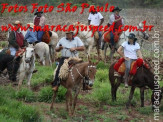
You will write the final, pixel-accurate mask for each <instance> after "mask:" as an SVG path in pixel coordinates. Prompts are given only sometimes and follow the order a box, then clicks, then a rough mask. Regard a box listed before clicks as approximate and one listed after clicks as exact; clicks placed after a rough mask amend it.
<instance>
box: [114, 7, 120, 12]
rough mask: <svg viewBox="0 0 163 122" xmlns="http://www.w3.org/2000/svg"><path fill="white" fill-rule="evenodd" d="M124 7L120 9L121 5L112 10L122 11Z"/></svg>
mask: <svg viewBox="0 0 163 122" xmlns="http://www.w3.org/2000/svg"><path fill="white" fill-rule="evenodd" d="M121 10H122V9H120V8H119V7H115V8H114V9H113V10H112V12H114V11H121Z"/></svg>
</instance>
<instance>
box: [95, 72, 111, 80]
mask: <svg viewBox="0 0 163 122" xmlns="http://www.w3.org/2000/svg"><path fill="white" fill-rule="evenodd" d="M108 80H109V79H108V70H106V69H104V70H97V73H96V81H97V82H107V81H108Z"/></svg>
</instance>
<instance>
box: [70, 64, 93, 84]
mask: <svg viewBox="0 0 163 122" xmlns="http://www.w3.org/2000/svg"><path fill="white" fill-rule="evenodd" d="M73 68H74V67H71V69H70V70H69V71H70V73H71V77H72V80H73V82H75V80H74V75H73V73H72V70H73ZM89 68H95V69H96V66H94V65H88V66H87V75H85V76H83V75H82V74H81V73H80V72H79V70H78V68H76V67H75V69H76V71H77V73H78V74H79V75H80V77H81V78H82V79H83V83H87V84H89V80H90V76H89Z"/></svg>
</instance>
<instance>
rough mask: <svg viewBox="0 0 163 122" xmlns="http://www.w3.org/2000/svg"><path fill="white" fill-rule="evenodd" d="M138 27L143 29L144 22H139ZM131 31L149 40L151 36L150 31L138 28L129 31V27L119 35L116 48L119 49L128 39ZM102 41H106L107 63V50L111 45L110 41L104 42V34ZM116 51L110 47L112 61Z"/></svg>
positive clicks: (140, 37)
mask: <svg viewBox="0 0 163 122" xmlns="http://www.w3.org/2000/svg"><path fill="white" fill-rule="evenodd" d="M137 28H138V29H143V24H142V23H139V25H138V26H137ZM130 33H134V34H135V36H136V37H137V38H139V39H145V40H147V39H148V38H149V35H148V33H147V32H146V31H144V32H142V31H136V30H134V31H131V32H129V29H128V30H127V31H123V32H122V34H121V35H120V37H119V41H118V42H117V43H115V48H116V49H118V48H119V46H120V45H121V44H122V43H123V42H125V41H127V40H128V36H129V34H130ZM102 43H104V61H105V63H106V51H107V48H108V47H109V45H110V43H106V42H104V35H103V36H102ZM114 52H115V50H114V51H112V50H111V49H110V59H111V62H112V60H113V55H114Z"/></svg>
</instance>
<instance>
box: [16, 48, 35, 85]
mask: <svg viewBox="0 0 163 122" xmlns="http://www.w3.org/2000/svg"><path fill="white" fill-rule="evenodd" d="M20 62H21V63H20V67H19V70H18V78H19V80H18V81H19V83H18V88H20V86H21V85H22V82H23V80H24V79H25V78H27V85H28V87H30V84H31V82H30V81H31V78H32V73H33V71H34V69H35V53H34V48H33V47H27V48H26V51H25V52H24V53H23V55H22V58H21V61H20Z"/></svg>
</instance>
